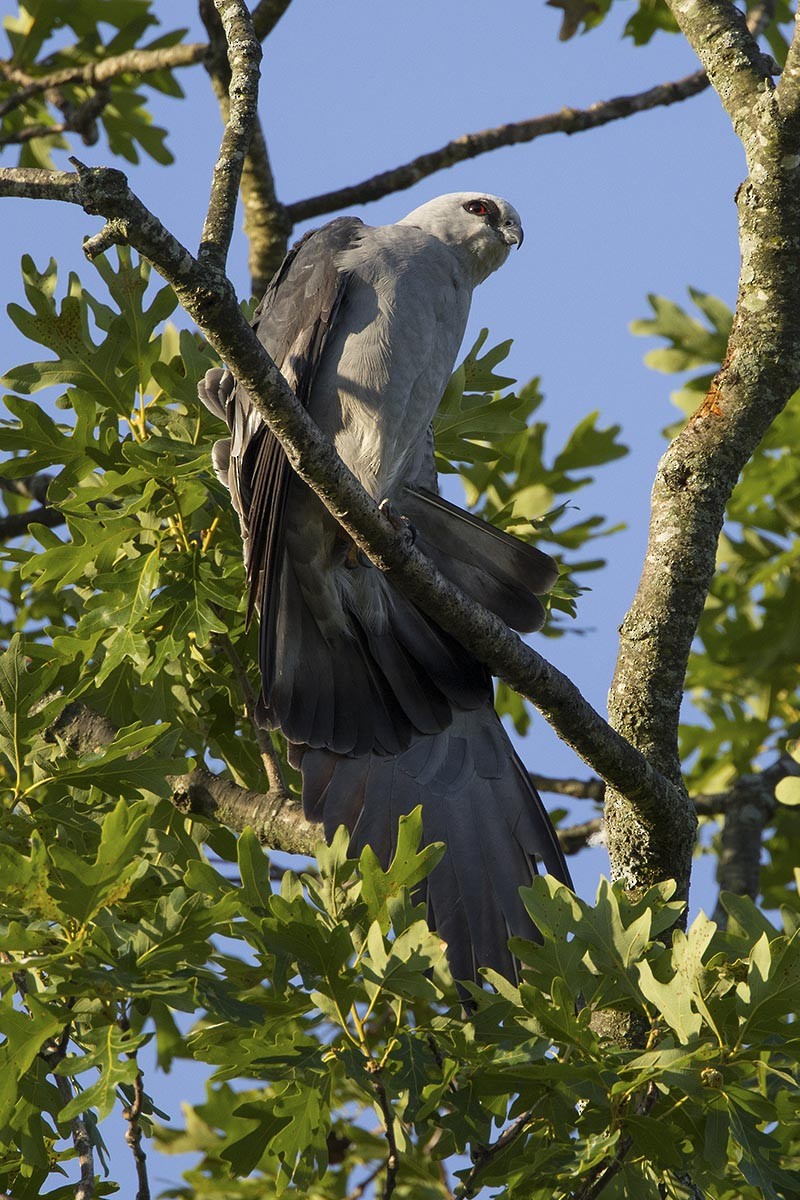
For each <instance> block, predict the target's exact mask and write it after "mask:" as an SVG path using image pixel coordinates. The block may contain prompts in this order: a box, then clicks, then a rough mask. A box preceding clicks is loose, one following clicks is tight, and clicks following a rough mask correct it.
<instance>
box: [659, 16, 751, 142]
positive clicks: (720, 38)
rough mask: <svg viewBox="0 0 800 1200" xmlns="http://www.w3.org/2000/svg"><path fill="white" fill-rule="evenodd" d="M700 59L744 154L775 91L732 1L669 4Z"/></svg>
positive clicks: (748, 30) (744, 22) (745, 24)
mask: <svg viewBox="0 0 800 1200" xmlns="http://www.w3.org/2000/svg"><path fill="white" fill-rule="evenodd" d="M667 2H668V3H669V7H670V8H671V9H672V13H673V16H674V17H675V20H676V21H677V22H678V24H679V26H680V27H681V31H682V32H683V33H684V34H685V36H686V39H687V41H688V42H689V44H690V45H691V46H692V48H693V50H694V51H695V53H696V54H697V56H698V58H699V59H700V61H701V63H702V64H703V67H704V69H705V72H706V74H707V75H708V78H709V81H710V82H711V85H712V86H713V88H714V90H715V91H716V92H717V95H718V96H719V98H720V100H721V101H722V104H723V106H724V108H725V111H726V112H727V114H728V116H729V117H730V119H731V123H732V125H733V128H734V130H735V132H736V133H737V135H738V136H739V138H740V139H741V141H742V143H743V145H744V146H745V150H747V148H748V144H749V143H750V141H751V140H752V138H753V137H754V136H756V130H757V128H758V126H759V119H758V113H759V111H760V109H761V107H762V105H763V104H764V103H768V102H769V99H770V96H771V93H772V91H773V83H772V70H773V64H772V60H771V59H769V58H768V57H767V56H766V55H764V54H762V52H761V50H760V49H759V47H758V43H757V42H756V40H755V37H754V36H753V33H751V31H750V29H748V26H747V20H746V18H745V14H744V13H743V12H742V10H741V9H739V8H737V7H736V5H734V4H731V3H730V0H667Z"/></svg>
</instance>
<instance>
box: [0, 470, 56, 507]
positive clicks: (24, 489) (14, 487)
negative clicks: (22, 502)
mask: <svg viewBox="0 0 800 1200" xmlns="http://www.w3.org/2000/svg"><path fill="white" fill-rule="evenodd" d="M54 479H55V476H54V475H45V474H41V475H23V476H21V477H20V478H19V479H9V478H7V477H6V476H5V475H0V491H3V492H10V493H11V494H12V495H14V496H24V497H25V499H26V500H36V501H37V502H38V503H39V504H46V503H47V489H48V488H49V487H50V484H51V483H52V482H53V480H54Z"/></svg>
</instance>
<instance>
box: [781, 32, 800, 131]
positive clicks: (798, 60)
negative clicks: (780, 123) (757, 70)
mask: <svg viewBox="0 0 800 1200" xmlns="http://www.w3.org/2000/svg"><path fill="white" fill-rule="evenodd" d="M775 94H776V98H777V101H778V104H779V106H780V110H781V114H782V116H783V119H784V121H785V122H786V123H787V125H788V126H790V127H791V129H792V131H793V133H794V135H795V137H797V136H798V134H800V8H798V10H797V12H796V13H795V18H794V33H793V35H792V40H791V42H790V43H789V53H788V54H787V55H786V62H785V63H784V66H783V74H782V75H781V78H780V82H779V83H778V86H777V89H776V93H775Z"/></svg>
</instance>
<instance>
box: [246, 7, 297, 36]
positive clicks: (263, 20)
mask: <svg viewBox="0 0 800 1200" xmlns="http://www.w3.org/2000/svg"><path fill="white" fill-rule="evenodd" d="M290 4H291V0H258V4H257V5H256V6H255V8H254V9H253V13H252V16H253V29H254V30H255V34H256V37H257V38H258V40H259V41H260V42H263V41H264V39H265V38H267V37H269V35H270V34H271V33H272V31H273V29H274V28H275V26H276V25H277V24H278V21H280V19H281V17H282V16H283V14H284V13H285V12H286V10H287V8H288V7H289V5H290Z"/></svg>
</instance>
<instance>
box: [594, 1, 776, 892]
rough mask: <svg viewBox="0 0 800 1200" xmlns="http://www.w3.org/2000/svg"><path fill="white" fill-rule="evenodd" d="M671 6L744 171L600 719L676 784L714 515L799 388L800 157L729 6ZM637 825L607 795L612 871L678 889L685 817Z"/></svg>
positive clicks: (684, 861)
mask: <svg viewBox="0 0 800 1200" xmlns="http://www.w3.org/2000/svg"><path fill="white" fill-rule="evenodd" d="M674 12H675V15H676V17H677V19H678V21H679V22H683V23H684V26H685V31H686V32H687V36H689V38H690V40H692V42H693V44H694V47H695V49H696V50H697V52H698V53H699V54H700V57H701V59H702V60H703V62H704V64H705V66H706V67H707V69H708V73H709V76H710V78H711V79H712V82H714V85H715V87H716V88H717V89H718V90H719V91H720V93H721V96H722V99H723V102H724V103H725V105H726V107H727V109H728V111H729V113H730V114H731V118H732V120H733V121H734V123H735V125H736V126H737V129H738V130H739V131H740V132H741V134H742V136H743V139H744V144H745V149H746V151H747V157H748V166H749V168H750V176H749V179H748V180H747V182H746V183H745V184H744V185H743V186H742V187H741V188H740V189H739V193H738V206H739V222H740V244H741V248H742V270H741V276H740V285H739V297H738V302H737V308H736V315H735V318H734V324H733V329H732V332H731V336H730V340H729V343H728V350H727V354H726V357H725V361H724V363H723V366H722V369H721V371H720V372H719V374H718V375H717V377H716V378H715V380H714V382H713V384H712V387H711V389H710V391H709V393H708V395H707V397H706V399H705V401H704V402H703V404H702V405H701V406H700V408H699V409H698V411H697V412H696V413H695V415H694V417H693V418H692V419H691V420H690V421H689V422H688V424H687V425H686V427H685V428H684V430H683V431H682V432H681V433H680V434H679V435H678V437H677V438H676V439H675V440H674V442H673V443H672V444H671V446H670V447H669V449H668V450H667V452H666V454H665V455H664V457H663V459H662V461H661V463H660V464H659V467H658V471H657V474H656V480H655V484H654V487H653V495H652V507H651V521H650V534H649V542H648V550H647V555H646V559H645V564H644V568H643V572H642V576H641V579H640V582H639V586H638V590H637V593H636V596H635V598H634V601H633V604H632V606H631V609H630V611H629V612H628V615H627V616H626V618H625V621H624V622H623V626H622V630H621V638H620V652H619V658H618V660H617V668H616V672H615V676H614V680H613V683H612V687H611V694H610V697H609V716H610V719H611V723H612V725H613V726H614V727H615V728H616V729H618V730H619V731H620V732H621V733H623V734H624V735H625V736H626V737H627V738H628V740H629V741H631V742H632V743H633V744H635V745H636V746H638V747H639V748H640V749H641V750H642V752H643V753H644V754H645V755H646V756H647V758H648V759H649V760H650V761H651V762H652V763H653V765H654V766H656V767H657V768H658V769H659V770H660V771H662V772H663V773H664V774H666V775H667V776H668V777H669V778H671V779H672V780H674V781H675V783H676V784H677V783H678V781H679V779H680V763H679V759H678V749H677V730H678V720H679V714H680V706H681V701H682V698H683V682H684V677H685V673H686V664H687V661H688V655H689V651H690V648H691V643H692V639H693V638H694V636H695V632H696V629H697V624H698V621H699V619H700V615H701V613H702V610H703V605H704V603H705V599H706V596H707V593H708V588H709V585H710V582H711V578H712V576H713V572H714V567H715V557H716V549H717V542H718V538H719V533H720V530H721V528H722V524H723V521H724V518H725V509H726V505H727V503H728V500H729V498H730V495H731V492H732V491H733V488H734V486H735V484H736V481H737V479H738V477H739V474H740V472H741V470H742V468H743V467H744V466H745V464H746V463H747V461H748V459H749V458H750V456H751V455H752V453H753V451H754V450H755V448H756V446H757V445H758V443H759V441H760V439H761V437H762V436H763V434H764V432H765V431H766V430H767V428H768V427H769V425H770V424H771V422H772V421H773V420H774V419H775V417H776V416H777V415H778V414H779V413H780V412H781V410H782V409H783V407H784V406H785V404H786V402H787V400H788V399H789V397H790V396H791V395H792V393H793V392H794V391H795V390H796V389H797V387H798V386H800V327H798V323H797V319H796V314H797V312H798V311H800V272H798V271H797V270H796V264H797V263H798V261H800V156H798V155H797V152H796V151H797V148H796V146H795V145H794V144H793V143H792V142H791V140H790V139H788V138H787V137H786V135H785V134H784V132H782V130H781V126H780V122H779V120H778V119H777V118H778V109H777V104H776V101H775V94H774V91H773V89H772V84H771V80H770V78H769V74H768V72H767V70H766V68H764V67H763V65H762V64H761V63H760V60H759V57H758V50H757V47H756V44H755V42H754V41H753V39H752V37H751V36H750V34H749V33H748V31H747V29H746V27H745V25H744V18H743V17H742V16H741V14H740V13H739V12H738V10H736V9H735V8H734V7H733V5H731V4H729V3H727V0H726V2H725V3H718V2H717V0H697V3H696V4H694V5H691V6H688V7H687V6H684V5H683V3H682V0H674ZM681 811H682V815H681V817H680V819H679V820H678V821H677V823H676V824H674V825H673V824H665V823H663V822H661V821H659V822H656V823H653V822H650V821H644V822H643V821H642V820H641V814H639V815H636V814H634V813H632V811H631V809H630V807H629V806H628V805H627V804H626V802H625V801H624V800H623V799H622V798H621V797H620V796H619V795H616V794H610V795H609V797H608V801H607V806H606V820H607V827H608V836H609V850H610V854H611V861H612V872H613V874H614V875H615V877H617V878H621V879H623V880H624V881H625V882H626V884H627V885H628V886H631V887H640V886H646V885H648V884H650V883H653V882H655V881H656V880H659V879H663V878H664V877H665V876H672V877H674V878H675V879H677V880H678V882H679V888H680V894H681V895H683V894H685V891H686V889H687V888H688V880H689V874H690V870H691V855H692V844H693V840H694V814H693V811H692V806H691V804H690V802H689V800H688V798H687V799H686V800H685V802H684V805H683V806H682V810H681Z"/></svg>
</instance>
